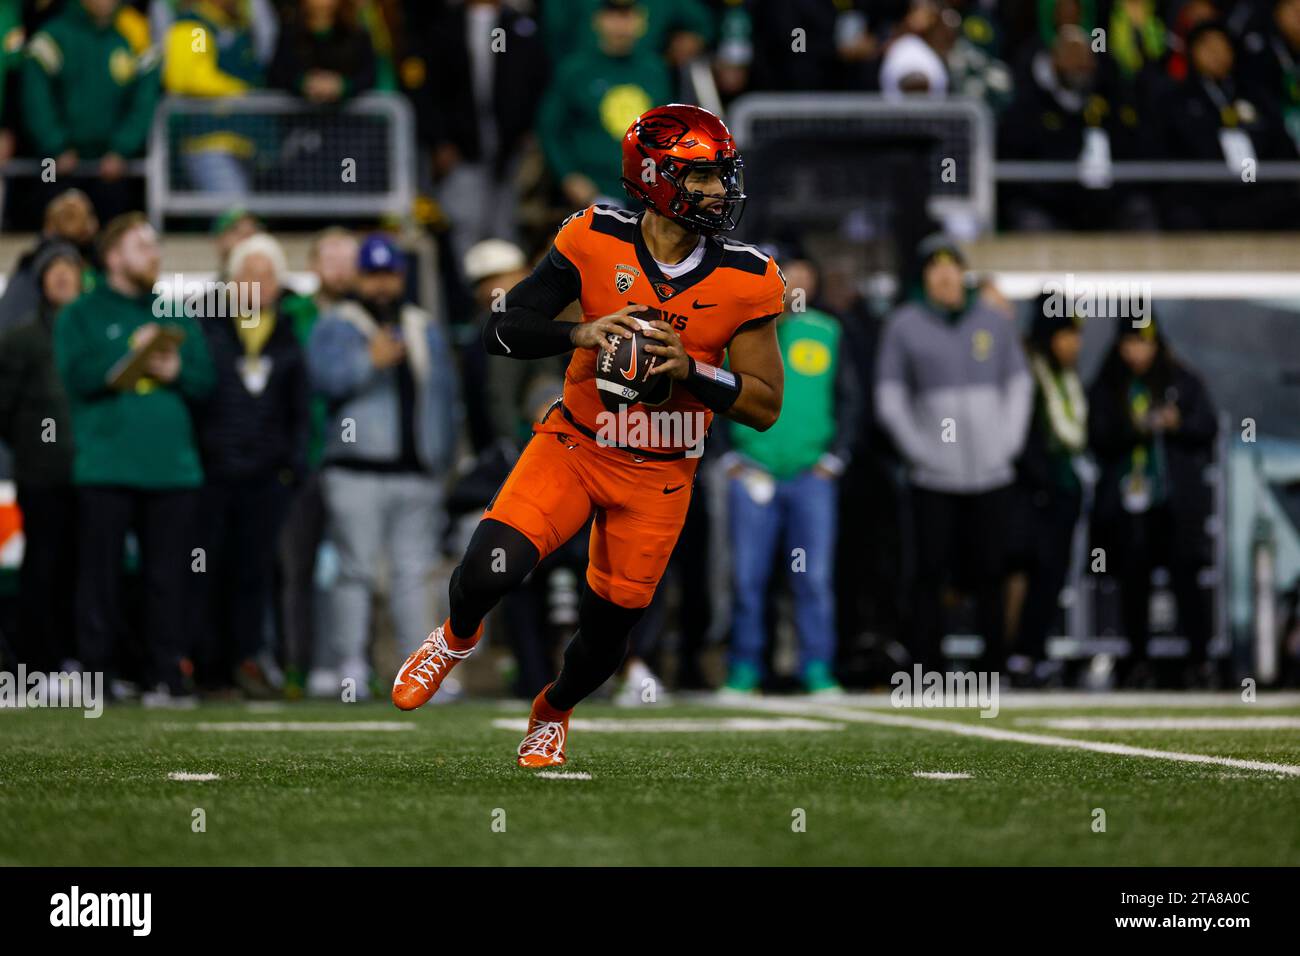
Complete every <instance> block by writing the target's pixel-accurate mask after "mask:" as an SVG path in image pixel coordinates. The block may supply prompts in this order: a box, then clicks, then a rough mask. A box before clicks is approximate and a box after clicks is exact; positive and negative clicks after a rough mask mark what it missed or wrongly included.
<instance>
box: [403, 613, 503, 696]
mask: <svg viewBox="0 0 1300 956" xmlns="http://www.w3.org/2000/svg"><path fill="white" fill-rule="evenodd" d="M482 636H483V625H482V624H479V626H478V630H477V631H475V632H474V636H473V637H472V638H471V639H470V640H468V641H461V640H459V639H458V638H457V637H456V636H455V635H454V634H452V633H451V622H450V621H446V622H444V623H443V624H442V625H441V626H440V627H439V628H438V629H437V630H435V631H434V632H433V633H432V634H430V635H429V636H428V637H427V638H426V639H425V641H424V643H423V644H421V645H420V646H419V647H417V648H416V649H415V651H414V652H412V654H411V656H410V657H408V658H407V659H406V662H405V663H404V664H402V669H401V670H399V671H398V672H397V676H396V677H395V678H393V703H394V704H396V705H397V707H398V708H399V709H401V710H415V708H417V707H420V706H422V705H423V704H427V703H428V702H429V699H430V698H431V697H433V695H434V694H436V693H438V688H439V687H441V686H442V682H443V679H444V678H445V677H446V676H447V675H448V674H450V673H451V669H452V668H453V667H455V666H456V665H457V664H459V663H460V662H461V661H463V660H464V659H465V658H467V657H469V655H470V654H471V653H473V651H474V647H475V645H477V644H478V639H479V638H480V637H482Z"/></svg>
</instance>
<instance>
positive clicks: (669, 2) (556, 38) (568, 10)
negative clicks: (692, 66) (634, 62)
mask: <svg viewBox="0 0 1300 956" xmlns="http://www.w3.org/2000/svg"><path fill="white" fill-rule="evenodd" d="M634 2H635V5H636V7H637V8H638V10H639V11H640V13H641V16H642V24H643V25H642V27H641V29H640V31H639V33H638V35H637V37H636V45H637V49H638V50H641V51H644V52H647V53H652V54H654V55H655V56H664V57H666V58H667V59H668V62H669V63H671V64H672V65H673V66H680V65H681V64H683V63H685V62H686V61H688V60H690V59H692V58H693V57H696V56H698V55H699V54H700V53H702V52H703V51H704V47H705V44H707V43H708V42H709V40H710V39H711V38H712V35H713V32H714V30H713V19H712V16H711V15H710V12H709V9H708V6H707V5H706V4H704V3H701V2H700V0H634ZM631 5H632V2H628V0H624V2H622V3H610V2H609V0H565V2H563V3H547V4H544V5H543V7H542V32H543V33H544V34H545V35H546V49H547V52H548V53H550V55H551V60H552V62H555V63H559V62H561V61H562V60H564V59H567V58H568V57H570V56H573V55H575V54H578V53H585V52H588V51H590V50H592V49H594V48H595V47H597V46H598V45H599V34H600V27H599V25H597V26H596V29H595V32H593V31H592V30H588V29H585V25H586V24H588V23H591V22H592V17H593V16H594V15H595V14H596V13H597V12H598V11H599V10H600V9H601V8H603V7H611V6H615V7H619V6H631Z"/></svg>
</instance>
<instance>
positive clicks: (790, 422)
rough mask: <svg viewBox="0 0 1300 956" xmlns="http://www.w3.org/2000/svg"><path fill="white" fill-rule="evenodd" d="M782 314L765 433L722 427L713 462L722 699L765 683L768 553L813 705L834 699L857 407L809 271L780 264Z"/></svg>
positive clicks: (833, 328) (801, 263) (847, 364)
mask: <svg viewBox="0 0 1300 956" xmlns="http://www.w3.org/2000/svg"><path fill="white" fill-rule="evenodd" d="M785 262H786V265H785V270H786V273H785V274H786V276H787V279H788V286H787V292H786V308H785V311H784V312H783V313H782V314H781V315H780V316H779V317H778V318H777V320H776V322H777V325H776V336H777V339H778V341H779V342H780V346H781V356H782V359H783V360H784V363H785V405H784V408H783V409H782V412H781V417H780V418H779V419H778V420H777V422H776V424H775V425H773V426H772V427H771V428H769V429H768V430H767V431H763V432H759V431H755V430H754V429H752V428H748V427H746V426H744V425H735V424H733V425H732V426H731V429H730V432H729V435H730V438H731V443H732V446H733V450H732V451H731V452H729V453H728V454H727V455H725V456H724V457H723V462H724V464H725V466H726V469H727V475H728V477H729V479H730V481H729V482H728V506H729V512H730V526H731V543H732V549H731V553H732V562H733V568H732V573H733V580H734V591H733V609H732V618H731V622H732V637H731V650H730V654H729V658H730V659H729V667H728V674H727V683H726V686H725V688H724V692H729V693H741V694H745V693H753V692H754V691H756V690H757V689H758V686H759V684H760V683H761V681H762V677H763V657H764V655H763V646H764V644H766V642H767V633H768V624H767V607H768V603H769V601H768V598H769V584H770V582H771V575H772V567H773V565H774V563H776V561H775V556H776V553H777V549H778V547H779V548H782V549H784V551H785V553H786V554H787V555H792V557H790V558H786V559H783V562H782V563H784V562H785V561H789V562H790V563H789V565H788V566H789V567H790V570H791V572H792V573H791V574H790V589H791V591H792V593H793V596H794V624H795V630H796V631H797V632H798V635H799V679H800V681H801V682H802V684H803V686H804V689H805V690H807V691H808V692H809V693H811V694H822V695H833V694H838V693H840V692H841V690H840V685H839V683H838V682H837V681H836V680H835V676H834V672H833V668H834V661H835V592H834V582H835V567H834V565H835V536H836V528H837V527H838V526H839V520H838V518H839V481H838V479H839V476H840V475H841V474H843V472H844V469H845V467H846V466H847V464H848V461H849V457H850V454H851V450H852V447H853V443H854V441H855V439H856V436H857V434H858V422H859V419H860V416H861V408H862V404H861V395H860V390H859V388H858V379H857V375H856V370H855V368H854V366H853V361H852V359H851V358H849V357H848V356H847V355H846V354H845V352H846V350H845V349H844V348H843V347H842V330H841V328H840V323H839V320H837V319H836V318H835V317H834V316H832V315H830V314H829V313H826V312H822V311H821V310H820V309H813V308H808V307H807V303H808V301H809V300H811V299H813V298H814V297H815V296H816V294H817V271H816V269H815V267H814V266H813V264H812V263H811V262H809V261H808V260H806V259H786V260H785Z"/></svg>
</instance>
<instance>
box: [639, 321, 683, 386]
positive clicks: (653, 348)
mask: <svg viewBox="0 0 1300 956" xmlns="http://www.w3.org/2000/svg"><path fill="white" fill-rule="evenodd" d="M641 334H642V335H644V336H645V337H646V338H650V339H654V340H655V342H657V343H659V344H657V345H647V346H646V347H645V350H646V351H647V352H649V353H650V354H651V355H657V356H659V358H660V361H659V362H657V363H655V367H654V368H653V369H651V370H650V374H651V375H668V376H671V377H672V378H675V379H677V380H678V381H679V382H680V381H681V380H682V379H684V378H685V377H686V376H687V375H689V374H690V371H691V359H690V356H688V355H687V354H686V347H685V346H684V345H682V340H681V338H680V337H679V336H678V335H677V333H676V332H674V331H673V327H672V326H671V325H669V324H668V323H667V322H664V321H663V320H662V319H656V320H655V321H653V322H649V323H647V327H646V328H644V329H642V330H641Z"/></svg>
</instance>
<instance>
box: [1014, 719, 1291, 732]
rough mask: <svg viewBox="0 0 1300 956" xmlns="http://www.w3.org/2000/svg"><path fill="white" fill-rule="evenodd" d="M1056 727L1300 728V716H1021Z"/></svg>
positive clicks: (1099, 728) (1169, 728) (1089, 728)
mask: <svg viewBox="0 0 1300 956" xmlns="http://www.w3.org/2000/svg"><path fill="white" fill-rule="evenodd" d="M1016 723H1017V724H1030V725H1036V726H1039V727H1051V728H1052V729H1053V730H1300V717H1045V718H1043V717H1018V718H1016Z"/></svg>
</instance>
